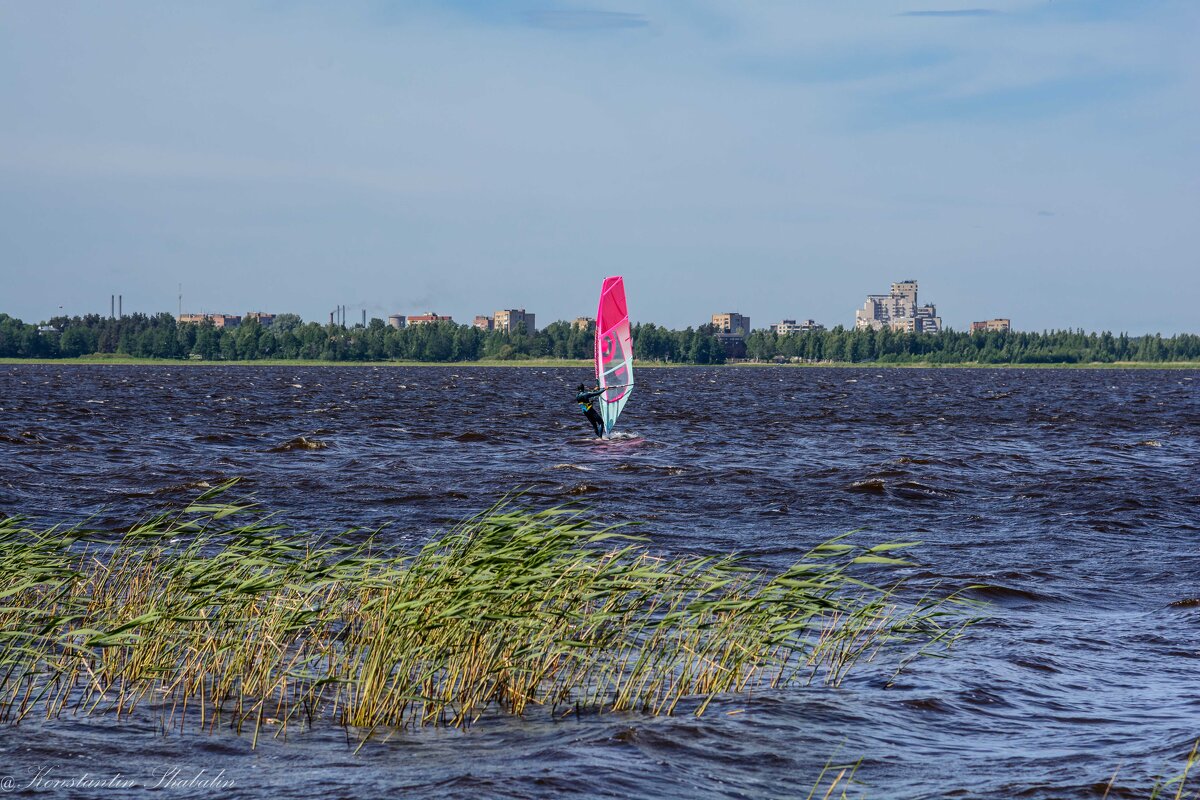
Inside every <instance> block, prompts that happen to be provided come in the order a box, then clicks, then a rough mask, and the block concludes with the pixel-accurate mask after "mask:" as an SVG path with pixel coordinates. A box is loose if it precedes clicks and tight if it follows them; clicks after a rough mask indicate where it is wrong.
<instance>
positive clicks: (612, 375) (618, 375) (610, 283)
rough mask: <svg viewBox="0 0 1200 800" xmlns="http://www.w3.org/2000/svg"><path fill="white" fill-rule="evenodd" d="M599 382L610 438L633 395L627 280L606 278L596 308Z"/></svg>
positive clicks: (631, 335)
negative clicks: (626, 294) (602, 389)
mask: <svg viewBox="0 0 1200 800" xmlns="http://www.w3.org/2000/svg"><path fill="white" fill-rule="evenodd" d="M596 380H597V381H598V382H599V384H600V386H603V387H605V389H606V391H605V392H604V394H602V395H600V397H599V400H601V401H602V402H600V403H599V404H598V408H599V410H600V415H601V416H602V417H603V418H604V434H605V435H606V436H607V435H608V434H609V432H611V431H612V429H613V426H614V425H616V422H617V417H618V416H620V414H621V409H623V408H624V407H625V403H626V402H627V401H628V400H629V396H630V394H632V393H633V333H632V331H631V330H630V326H629V310H628V308H626V305H625V281H624V279H623V278H621V277H620V276H619V275H618V276H614V277H611V278H605V279H604V283H603V284H602V285H601V287H600V305H599V307H598V308H597V309H596Z"/></svg>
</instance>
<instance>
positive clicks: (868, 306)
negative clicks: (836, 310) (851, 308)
mask: <svg viewBox="0 0 1200 800" xmlns="http://www.w3.org/2000/svg"><path fill="white" fill-rule="evenodd" d="M854 327H855V328H857V329H858V330H873V331H878V330H883V329H884V328H888V329H889V330H893V331H907V332H912V333H941V332H942V318H941V317H939V316H938V315H937V308H936V307H935V306H934V305H933V304H932V303H930V304H927V305H923V306H918V305H917V282H916V281H900V282H898V283H893V284H892V291H891V292H889V293H888V294H869V295H867V302H865V303H864V304H863V307H862V308H860V309H858V310H857V311H855V312H854Z"/></svg>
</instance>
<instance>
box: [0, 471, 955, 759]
mask: <svg viewBox="0 0 1200 800" xmlns="http://www.w3.org/2000/svg"><path fill="white" fill-rule="evenodd" d="M227 488H228V487H227V486H226V487H219V488H218V489H216V490H214V491H212V492H209V493H208V494H206V495H203V496H201V497H200V498H199V499H198V500H197V501H196V502H193V503H192V504H191V505H189V506H187V507H186V508H184V509H182V510H180V511H177V512H172V513H169V514H161V515H158V516H155V517H153V518H150V519H147V520H145V521H143V522H142V523H140V524H138V525H135V526H134V527H132V528H131V529H130V530H128V531H126V532H124V533H123V534H121V535H119V536H114V535H113V534H111V533H105V532H102V531H91V530H87V529H86V528H85V527H77V528H70V529H63V528H53V529H50V530H42V531H38V530H34V529H32V528H31V527H29V526H28V525H27V524H25V523H24V522H23V521H22V520H20V519H7V520H3V521H0V723H7V724H16V723H20V722H21V721H22V720H26V719H29V718H30V717H31V716H33V715H37V716H39V717H46V718H53V717H56V716H59V715H62V714H64V713H86V714H93V713H109V714H116V715H118V716H122V717H123V716H126V715H130V714H133V713H134V712H135V711H137V709H139V708H140V707H149V708H150V709H152V710H153V711H154V712H156V713H158V714H160V715H161V718H162V724H163V725H164V726H165V727H168V726H182V725H184V724H198V725H199V726H200V727H202V728H205V727H207V728H214V727H216V726H229V727H231V728H233V729H235V730H237V731H243V730H249V731H252V732H253V735H254V737H255V741H257V737H258V736H259V734H260V732H261V731H263V730H264V729H268V730H272V731H273V732H274V733H276V734H278V733H279V732H286V731H287V730H288V728H289V726H292V727H295V726H312V725H314V724H317V723H318V722H320V721H326V722H332V723H334V724H340V725H343V726H345V727H346V728H347V729H350V730H354V731H356V732H357V733H358V734H359V735H361V736H363V737H364V738H367V737H369V736H370V735H371V734H373V733H375V732H377V731H381V730H387V731H390V730H395V729H398V728H404V727H416V726H424V725H447V726H456V727H466V726H469V725H470V724H471V723H472V722H474V721H476V720H477V719H479V717H480V716H481V715H483V714H486V713H495V712H499V713H511V714H522V713H524V712H525V711H526V710H527V709H529V708H531V707H541V708H544V709H548V710H549V711H551V712H553V713H555V714H574V713H580V712H583V711H621V710H629V711H639V712H645V713H649V714H671V713H675V712H676V711H679V710H680V709H681V708H686V709H687V710H689V711H691V712H692V713H697V714H700V713H703V712H704V710H705V708H706V707H707V706H708V704H709V702H710V701H711V700H712V699H713V698H715V697H718V696H720V695H722V694H725V693H730V692H751V691H760V690H763V689H767V688H771V687H778V686H781V685H785V684H791V683H796V682H809V681H813V680H818V681H824V682H827V683H832V684H837V683H839V682H840V681H841V680H842V679H843V678H844V677H845V675H846V674H847V672H848V670H850V669H851V668H852V667H853V666H854V665H855V664H856V663H860V662H862V661H863V660H864V659H871V658H873V657H875V655H876V654H877V653H879V652H880V650H881V648H885V646H887V645H890V644H894V643H897V642H904V643H908V647H907V648H906V649H905V650H904V652H905V653H907V654H912V653H915V652H925V651H928V650H929V649H930V648H932V647H943V646H948V645H949V643H950V642H952V641H953V640H954V638H955V637H956V636H958V635H959V634H960V633H961V631H962V629H963V626H964V625H965V624H966V623H967V622H968V621H969V620H968V618H967V617H966V616H965V615H964V613H963V609H962V608H961V607H960V606H959V605H958V601H957V600H956V599H955V598H953V597H949V598H947V597H931V596H923V597H917V598H915V599H913V600H910V601H907V602H902V601H901V600H900V599H899V594H900V593H899V592H897V590H896V587H895V586H893V587H892V588H891V589H881V588H877V587H876V586H875V585H873V584H871V583H868V582H866V581H865V580H863V577H862V571H863V570H864V569H865V570H868V571H870V572H871V574H878V571H879V570H883V571H886V570H887V569H888V568H891V567H895V566H897V565H900V564H903V563H904V561H903V559H901V558H899V557H897V555H898V553H900V552H902V551H903V550H904V549H905V548H907V547H909V546H910V544H909V543H890V544H882V545H876V546H874V547H864V546H859V545H857V544H852V543H851V542H850V541H849V540H848V539H846V538H845V537H843V538H839V539H836V540H833V541H830V542H826V543H824V544H821V545H820V546H818V547H816V548H814V549H813V550H812V551H810V552H809V553H807V554H806V555H805V556H804V557H803V558H801V559H800V560H799V561H797V562H796V563H795V564H794V565H793V566H791V567H790V568H789V569H787V570H785V571H784V572H782V573H780V574H777V575H768V574H765V573H763V572H761V571H758V570H754V569H750V568H748V567H747V566H746V565H745V564H744V563H743V562H741V561H739V560H738V559H737V558H735V557H732V556H729V557H719V558H714V557H695V556H683V557H675V558H663V557H658V556H655V555H653V554H652V553H650V552H649V551H648V550H647V549H646V548H645V546H644V544H643V543H641V542H640V541H639V540H637V539H636V538H634V537H632V536H629V535H628V534H627V532H626V530H625V529H613V528H603V527H598V526H596V525H595V524H593V523H592V522H590V521H589V520H588V519H587V517H586V516H585V515H583V514H581V513H579V512H574V511H568V510H565V509H562V508H554V509H549V510H528V509H524V508H520V507H517V506H515V505H512V504H509V503H507V502H506V503H501V504H499V505H497V506H495V507H493V508H491V509H489V510H488V511H486V512H484V513H482V514H479V515H477V516H474V517H472V518H470V519H467V520H465V521H464V522H462V523H460V524H459V525H457V526H456V527H454V528H453V529H451V530H449V531H448V532H446V533H445V534H444V535H442V536H440V537H439V538H437V539H436V540H434V541H431V542H430V543H429V544H427V545H426V546H424V547H422V548H421V549H420V550H418V551H416V552H396V551H393V550H389V549H387V548H382V547H380V546H379V545H378V543H377V542H375V541H373V540H371V539H368V540H367V541H366V542H365V543H363V542H358V543H354V542H352V541H351V540H350V539H349V538H347V537H345V536H341V537H314V536H313V535H311V534H307V533H300V532H296V531H293V530H290V529H289V528H287V527H286V526H285V525H283V524H282V523H280V522H278V521H277V520H276V519H274V518H273V517H271V516H270V515H267V514H264V513H263V512H262V511H261V510H259V509H258V508H256V507H255V506H254V505H253V504H250V503H234V502H220V500H221V498H220V497H219V495H220V494H221V492H223V491H225V490H226V489H227Z"/></svg>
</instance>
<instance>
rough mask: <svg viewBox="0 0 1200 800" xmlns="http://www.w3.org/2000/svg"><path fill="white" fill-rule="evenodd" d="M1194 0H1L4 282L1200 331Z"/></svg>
mask: <svg viewBox="0 0 1200 800" xmlns="http://www.w3.org/2000/svg"><path fill="white" fill-rule="evenodd" d="M1198 40H1200V3H1195V2H1192V1H1191V0H1188V1H1187V2H1158V1H1156V0H1146V1H1145V2H1125V0H1121V2H1116V1H1115V0H1101V1H1099V2H1082V1H1081V0H1048V1H1044V2H996V3H988V4H986V5H984V4H981V3H980V2H974V3H966V4H955V3H948V2H938V1H937V0H931V2H930V3H917V2H862V3H840V2H832V1H831V2H823V3H807V2H805V3H802V2H781V3H772V4H766V3H762V4H758V3H755V4H742V3H736V4H735V3H719V4H718V3H687V4H682V3H667V2H661V3H656V2H649V3H647V2H623V3H618V4H606V3H583V4H575V3H556V2H534V3H493V2H448V3H433V2H428V3H403V2H369V1H364V2H353V1H351V0H348V1H347V2H338V3H332V2H323V3H318V2H308V3H303V2H286V3H285V2H277V1H276V0H263V1H261V2H205V3H168V2H140V3H131V2H120V1H119V0H118V1H116V2H106V3H95V2H58V1H57V0H56V1H55V2H36V3H35V2H28V1H27V0H17V1H15V2H14V1H13V0H0V108H3V109H4V113H3V118H4V124H3V125H0V311H3V312H6V313H9V314H13V315H15V316H19V317H21V318H23V319H26V320H28V321H38V320H41V319H45V318H48V317H50V316H53V315H54V314H56V313H58V309H59V306H62V307H63V310H64V311H65V312H66V313H71V314H75V313H87V312H106V311H107V309H108V298H109V295H110V294H114V293H120V294H123V295H124V307H125V309H126V311H135V310H136V311H147V312H154V311H175V310H176V308H177V301H176V294H177V291H178V288H177V287H178V285H179V284H180V283H182V284H183V293H184V310H185V311H210V312H211V311H229V312H234V313H238V312H243V311H246V310H250V309H263V310H269V311H276V312H280V311H294V312H297V313H299V314H301V315H302V316H304V317H305V318H308V319H317V320H324V319H326V318H327V316H328V312H329V310H330V309H332V308H333V307H334V306H335V305H337V304H345V305H346V306H348V307H349V308H350V312H349V316H350V318H351V319H357V318H358V316H359V314H360V311H359V310H360V309H362V308H366V310H367V311H368V314H369V315H370V316H384V315H386V314H388V313H418V312H423V311H426V310H432V311H436V312H438V313H442V314H453V315H454V317H455V318H456V319H459V320H464V321H469V320H470V318H471V317H472V316H473V315H475V314H477V313H491V312H492V311H494V310H495V309H497V308H505V307H525V308H527V309H529V310H530V311H534V312H536V313H537V314H538V320H539V323H543V324H544V323H545V322H547V321H549V320H552V319H558V318H572V317H574V316H577V315H580V314H588V313H591V312H592V311H593V310H594V304H595V295H596V293H597V291H598V288H599V285H600V282H601V280H602V278H603V277H604V276H605V275H610V274H623V275H625V276H626V282H627V286H628V289H629V294H630V298H629V299H630V310H631V313H632V315H633V316H634V317H635V319H640V320H644V321H656V322H659V323H663V324H667V325H670V326H672V327H683V326H685V325H689V324H699V323H702V322H704V321H706V320H707V318H708V317H709V316H710V315H711V314H712V313H714V312H718V311H740V312H741V313H745V314H749V315H750V316H751V318H752V321H753V323H754V325H755V326H756V327H762V326H765V325H766V324H768V323H770V322H774V321H778V320H779V319H782V318H785V317H786V318H799V319H804V318H810V317H811V318H814V319H816V320H818V321H820V322H823V323H825V324H827V325H835V324H839V323H840V324H847V325H849V324H852V322H853V319H854V309H855V308H856V307H858V306H859V305H861V303H862V301H863V298H864V296H865V295H866V294H868V293H873V292H880V291H886V289H887V285H888V284H889V283H890V282H891V281H893V280H902V279H908V278H914V279H917V280H919V281H920V283H921V299H922V300H923V301H931V302H935V303H937V304H938V308H939V311H940V313H941V315H942V317H943V318H944V320H945V321H946V323H947V324H948V325H950V326H952V327H956V328H965V327H966V325H967V324H968V323H969V322H970V321H971V320H972V319H985V318H989V317H995V316H1005V317H1010V318H1012V320H1013V323H1014V326H1016V327H1018V328H1022V329H1030V330H1040V329H1043V328H1057V327H1072V328H1074V327H1083V328H1087V329H1095V330H1102V329H1109V330H1115V331H1119V330H1126V331H1130V332H1133V333H1141V332H1147V331H1150V332H1153V331H1162V332H1164V333H1169V332H1178V331H1191V332H1196V331H1198V330H1200V312H1197V310H1196V309H1197V305H1196V300H1195V298H1196V297H1198V296H1200V277H1198V276H1200V263H1197V262H1198V261H1200V259H1198V257H1197V252H1198V250H1197V244H1196V233H1195V230H1196V229H1197V228H1198V227H1200V226H1198V225H1197V222H1196V221H1197V220H1200V147H1198V144H1200V104H1198V102H1197V99H1198V98H1200V54H1198V53H1200V48H1197V47H1196V46H1195V43H1196V41H1198Z"/></svg>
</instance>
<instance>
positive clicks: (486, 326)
mask: <svg viewBox="0 0 1200 800" xmlns="http://www.w3.org/2000/svg"><path fill="white" fill-rule="evenodd" d="M471 324H472V325H474V326H475V327H476V328H479V330H481V331H490V330H494V329H495V327H496V320H494V319H492V318H491V317H486V316H484V315H483V314H478V315H476V317H475V321H474V322H472V323H471Z"/></svg>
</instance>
